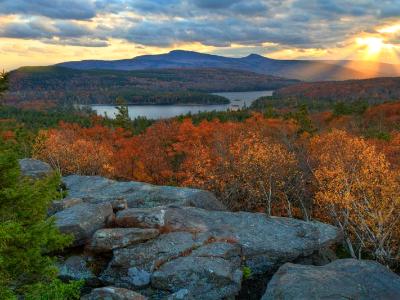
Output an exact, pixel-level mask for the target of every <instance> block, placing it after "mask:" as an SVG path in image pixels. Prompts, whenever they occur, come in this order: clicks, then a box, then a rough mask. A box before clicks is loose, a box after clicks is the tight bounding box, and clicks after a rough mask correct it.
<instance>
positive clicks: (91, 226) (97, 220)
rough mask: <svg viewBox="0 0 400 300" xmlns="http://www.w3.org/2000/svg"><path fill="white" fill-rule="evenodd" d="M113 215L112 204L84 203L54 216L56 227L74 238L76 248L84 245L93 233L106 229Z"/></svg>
mask: <svg viewBox="0 0 400 300" xmlns="http://www.w3.org/2000/svg"><path fill="white" fill-rule="evenodd" d="M112 215H113V210H112V207H111V204H109V203H102V204H89V203H82V204H77V205H74V206H72V207H69V208H67V209H65V210H62V211H60V212H58V213H56V214H55V215H54V217H55V218H56V226H57V227H58V228H59V230H60V231H61V232H62V233H66V234H72V235H73V236H74V242H73V245H74V246H78V245H83V244H85V243H86V241H87V240H88V239H90V238H91V237H92V235H93V233H94V232H95V231H97V230H99V229H101V228H103V227H105V225H106V222H107V220H108V219H109V218H110V217H111V216H112Z"/></svg>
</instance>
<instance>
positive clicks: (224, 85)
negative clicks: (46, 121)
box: [6, 66, 298, 104]
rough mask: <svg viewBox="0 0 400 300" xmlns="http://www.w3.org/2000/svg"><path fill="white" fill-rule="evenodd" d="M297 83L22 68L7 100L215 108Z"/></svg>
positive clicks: (219, 73)
mask: <svg viewBox="0 0 400 300" xmlns="http://www.w3.org/2000/svg"><path fill="white" fill-rule="evenodd" d="M295 83H298V81H296V80H288V79H284V78H281V77H275V76H269V75H263V74H257V73H253V72H248V71H241V70H228V69H210V68H201V69H157V70H139V71H138V70H136V71H117V70H83V69H79V70H75V69H71V68H65V67H60V66H50V67H24V68H20V69H18V70H15V71H13V72H11V74H10V89H9V92H8V93H7V94H6V100H7V101H8V102H10V103H18V102H21V101H30V102H32V101H37V100H41V101H52V102H59V103H60V102H61V103H81V104H96V103H103V104H105V103H107V104H109V103H114V100H115V99H116V98H117V97H118V96H122V97H124V98H125V99H126V100H127V101H128V102H129V103H131V104H178V103H185V104H220V103H229V101H228V99H226V98H224V97H220V96H216V95H212V94H209V93H211V92H223V91H254V90H275V89H278V88H281V87H284V86H288V85H290V84H295Z"/></svg>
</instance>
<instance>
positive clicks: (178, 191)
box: [63, 175, 225, 210]
mask: <svg viewBox="0 0 400 300" xmlns="http://www.w3.org/2000/svg"><path fill="white" fill-rule="evenodd" d="M63 182H64V184H65V185H66V187H67V189H68V197H71V198H83V199H85V198H88V199H89V198H92V199H94V201H97V202H112V201H115V200H118V199H125V200H126V201H127V203H128V207H129V208H150V207H156V206H162V205H170V204H176V205H184V206H194V207H200V208H204V209H209V210H225V206H224V205H222V203H221V202H220V201H218V200H217V198H216V197H215V196H214V195H213V194H212V193H210V192H208V191H203V190H198V189H190V188H178V187H172V186H155V185H151V184H147V183H142V182H134V181H131V182H117V181H114V180H110V179H106V178H104V177H99V176H78V175H70V176H67V177H63Z"/></svg>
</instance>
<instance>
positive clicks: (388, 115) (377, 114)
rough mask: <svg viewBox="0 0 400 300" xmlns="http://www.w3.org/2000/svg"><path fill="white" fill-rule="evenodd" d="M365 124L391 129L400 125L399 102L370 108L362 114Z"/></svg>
mask: <svg viewBox="0 0 400 300" xmlns="http://www.w3.org/2000/svg"><path fill="white" fill-rule="evenodd" d="M364 119H365V122H366V123H371V122H373V123H375V124H377V125H378V126H384V127H390V128H391V127H393V126H399V124H400V102H393V103H384V104H381V105H376V106H372V107H370V108H368V109H367V111H366V112H365V113H364Z"/></svg>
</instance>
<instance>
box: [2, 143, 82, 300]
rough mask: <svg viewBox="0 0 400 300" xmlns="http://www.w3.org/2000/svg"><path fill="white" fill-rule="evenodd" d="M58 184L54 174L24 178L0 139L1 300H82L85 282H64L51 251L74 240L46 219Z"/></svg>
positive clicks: (52, 221)
mask: <svg viewBox="0 0 400 300" xmlns="http://www.w3.org/2000/svg"><path fill="white" fill-rule="evenodd" d="M58 187H59V176H56V175H54V176H49V177H47V178H45V179H42V180H32V179H29V178H23V177H21V174H20V170H19V166H18V162H17V159H16V157H15V154H14V152H13V151H10V150H7V149H6V146H5V144H4V143H3V144H1V141H0V237H1V239H0V299H17V298H18V296H24V297H25V298H26V299H49V300H50V299H60V300H61V299H78V298H79V288H80V286H81V282H72V283H69V284H66V283H62V282H60V281H59V280H58V279H57V274H58V270H57V268H56V266H55V264H54V259H53V257H51V255H50V253H54V251H58V250H61V249H63V248H64V247H65V246H67V245H68V244H69V243H70V242H71V237H69V236H65V235H62V234H61V233H60V232H59V231H58V229H57V228H56V227H55V226H54V219H52V218H47V210H48V207H49V205H50V203H51V201H53V200H54V199H56V198H59V197H60V196H61V195H60V192H59V191H58ZM51 295H57V297H52V296H51Z"/></svg>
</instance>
